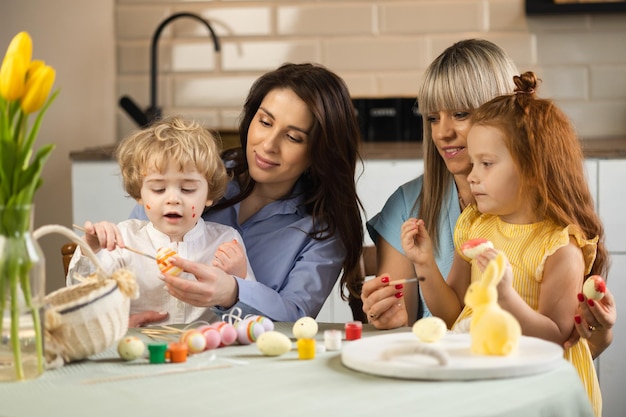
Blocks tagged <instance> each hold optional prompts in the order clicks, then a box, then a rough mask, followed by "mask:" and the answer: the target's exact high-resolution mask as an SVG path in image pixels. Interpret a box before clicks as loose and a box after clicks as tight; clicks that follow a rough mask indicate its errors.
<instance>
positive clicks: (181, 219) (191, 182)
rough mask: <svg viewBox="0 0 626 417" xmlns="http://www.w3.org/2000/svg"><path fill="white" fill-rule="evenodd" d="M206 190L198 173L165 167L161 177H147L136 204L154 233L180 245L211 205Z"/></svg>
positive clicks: (155, 175) (158, 173)
mask: <svg viewBox="0 0 626 417" xmlns="http://www.w3.org/2000/svg"><path fill="white" fill-rule="evenodd" d="M208 188H209V186H208V183H207V180H206V178H204V176H202V175H201V174H200V173H199V172H198V171H196V170H192V169H187V170H184V171H181V170H180V169H179V167H178V165H177V164H175V163H169V164H168V166H167V169H165V171H164V172H163V173H160V172H157V171H156V170H153V171H150V172H148V173H147V175H146V177H145V178H144V181H143V185H142V187H141V199H140V200H139V203H140V204H143V206H144V209H145V211H146V214H147V216H148V219H149V220H150V221H151V222H152V223H153V224H154V227H155V228H156V229H157V230H159V231H160V232H163V233H165V234H167V235H168V236H169V237H170V240H171V241H173V242H180V241H182V239H183V236H184V235H185V234H186V233H187V232H188V231H190V230H191V229H193V227H194V226H195V225H196V223H197V222H198V219H199V218H200V216H201V215H202V211H203V210H204V207H205V206H208V205H211V204H212V203H213V202H212V201H211V200H207V195H208Z"/></svg>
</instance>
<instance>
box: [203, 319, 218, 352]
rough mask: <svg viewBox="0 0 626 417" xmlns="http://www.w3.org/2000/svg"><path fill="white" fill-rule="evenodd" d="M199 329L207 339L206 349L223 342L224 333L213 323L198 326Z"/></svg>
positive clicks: (215, 346)
mask: <svg viewBox="0 0 626 417" xmlns="http://www.w3.org/2000/svg"><path fill="white" fill-rule="evenodd" d="M198 331H199V332H200V333H202V335H204V338H205V339H206V346H205V350H209V349H215V348H217V347H218V346H219V345H220V343H222V335H221V334H220V331H219V330H217V329H216V328H215V327H213V326H211V325H206V326H201V327H198Z"/></svg>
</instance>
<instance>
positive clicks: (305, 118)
mask: <svg viewBox="0 0 626 417" xmlns="http://www.w3.org/2000/svg"><path fill="white" fill-rule="evenodd" d="M239 133H240V139H241V149H238V150H235V151H229V152H226V153H225V162H226V166H227V168H228V169H229V170H230V171H231V173H232V174H233V179H232V181H231V182H230V184H229V186H228V189H227V191H226V195H225V198H224V199H222V200H221V201H220V202H218V203H217V204H216V205H215V206H213V207H210V208H208V209H207V210H206V211H205V213H204V214H203V217H204V219H205V220H209V221H213V222H217V223H222V224H226V225H229V226H232V227H234V228H235V229H237V231H238V232H239V233H240V234H241V236H242V237H243V240H244V243H245V247H246V250H247V255H248V259H249V261H250V265H251V266H252V270H253V271H254V274H255V276H256V279H257V281H256V282H253V283H251V282H247V281H245V280H243V279H241V278H240V277H235V276H232V275H228V274H226V273H224V272H223V271H222V270H221V269H220V268H216V267H215V266H223V265H225V264H226V263H233V262H237V259H238V256H239V251H238V246H237V245H236V244H232V245H231V246H230V247H228V248H225V249H224V250H221V251H220V250H218V251H217V252H216V259H215V261H214V262H213V265H212V266H209V265H201V264H197V263H194V262H191V261H188V260H185V259H183V256H182V254H181V257H180V258H177V259H176V261H175V262H174V263H175V265H177V266H179V267H181V268H183V269H184V270H185V271H187V272H191V273H193V274H194V275H195V276H196V278H197V281H196V282H190V281H186V280H182V279H180V278H177V277H174V276H170V275H166V276H165V279H164V281H165V283H166V287H167V289H168V291H169V292H170V294H172V295H174V296H175V297H177V298H178V299H180V300H181V301H184V302H186V303H189V304H191V305H194V306H215V307H217V310H218V311H223V310H227V309H231V308H233V307H235V306H236V307H239V308H241V310H242V313H243V314H244V315H245V314H262V315H264V316H266V317H269V318H270V319H273V320H277V321H295V320H297V319H298V318H300V317H303V316H311V317H315V316H317V314H318V313H319V311H320V309H321V307H322V305H323V304H324V301H325V300H326V298H327V297H328V295H329V294H330V291H331V290H332V288H333V286H334V284H335V282H336V281H337V278H338V277H339V275H340V274H342V278H341V280H342V287H343V286H344V285H345V283H346V282H352V281H354V280H355V279H356V277H357V276H358V275H359V258H360V254H361V248H362V243H363V228H362V222H361V211H360V208H361V203H360V201H359V198H358V196H357V193H356V185H355V182H354V175H355V169H356V163H357V160H359V159H360V158H359V154H358V147H359V142H360V133H359V127H358V122H357V120H356V115H355V113H354V108H353V106H352V102H351V99H350V94H349V92H348V89H347V87H346V85H345V83H344V81H343V80H342V79H341V78H340V77H338V76H337V75H336V74H334V73H333V72H331V71H329V70H328V69H326V68H324V67H322V66H320V65H314V64H285V65H283V66H281V67H280V68H278V69H276V70H274V71H271V72H269V73H267V74H265V75H263V76H261V77H260V78H259V79H258V80H256V82H255V83H254V84H253V86H252V88H251V90H250V92H249V94H248V97H247V99H246V101H245V104H244V108H243V112H242V116H241V122H240V125H239ZM135 214H137V213H135ZM342 271H343V273H342ZM250 284H252V285H250ZM159 317H160V315H159V314H158V313H155V312H146V314H144V315H142V316H141V317H135V318H134V320H133V324H135V325H139V324H147V323H150V322H154V321H158V320H159ZM161 318H162V317H161Z"/></svg>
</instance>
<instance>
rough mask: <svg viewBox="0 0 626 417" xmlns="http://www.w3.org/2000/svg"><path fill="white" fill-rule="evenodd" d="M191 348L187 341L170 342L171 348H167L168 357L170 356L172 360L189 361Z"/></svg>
mask: <svg viewBox="0 0 626 417" xmlns="http://www.w3.org/2000/svg"><path fill="white" fill-rule="evenodd" d="M188 351H189V348H188V347H187V345H186V344H185V343H182V342H176V343H170V346H169V348H168V349H167V354H168V357H169V358H170V362H172V363H179V362H186V361H187V353H188Z"/></svg>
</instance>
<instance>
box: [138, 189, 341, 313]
mask: <svg viewBox="0 0 626 417" xmlns="http://www.w3.org/2000/svg"><path fill="white" fill-rule="evenodd" d="M297 187H298V185H296V190H297V189H298V188H297ZM238 193H239V187H238V185H237V184H236V182H234V181H231V182H230V184H229V185H228V189H227V191H226V198H230V197H232V196H234V195H237V194H238ZM302 200H303V197H302V196H301V195H300V196H296V197H293V198H291V199H287V200H278V201H274V202H272V203H270V204H268V205H267V206H265V207H263V208H262V209H261V210H259V211H258V212H257V213H255V214H254V215H253V216H252V217H250V218H249V219H248V220H247V221H246V222H244V223H243V224H239V222H238V221H237V219H238V215H239V204H235V205H233V206H231V207H227V208H224V209H222V210H217V211H215V210H210V211H208V212H207V213H205V214H204V215H203V216H202V217H203V218H204V219H205V220H207V221H212V222H216V223H221V224H225V225H228V226H231V227H233V228H235V229H236V230H237V231H238V232H239V234H241V236H242V238H243V243H244V245H245V247H246V251H247V254H248V259H249V261H250V265H251V266H252V270H253V271H254V275H255V276H256V279H257V280H256V282H251V281H247V280H243V279H239V278H237V284H238V285H239V300H238V302H237V303H236V304H235V306H233V308H234V307H239V308H241V310H242V313H243V315H242V316H245V315H247V314H261V315H263V316H265V317H268V318H270V319H272V320H275V321H296V320H297V319H299V318H301V317H304V316H310V317H316V316H317V314H318V313H319V311H320V310H321V308H322V305H323V304H324V301H325V300H326V298H327V297H328V295H329V294H330V292H331V291H332V289H333V286H334V285H335V282H336V281H337V278H338V277H339V274H340V273H341V270H342V264H343V261H344V258H345V256H346V255H345V254H346V251H345V248H344V246H343V244H342V243H341V241H340V239H339V237H338V236H333V237H331V238H329V239H326V240H316V239H313V238H312V237H310V236H309V235H308V233H309V232H311V231H312V230H313V219H312V217H311V216H310V215H309V214H307V213H306V212H305V210H304V207H302V205H301V204H302ZM131 217H133V218H144V219H145V218H146V215H145V212H144V210H143V207H142V206H137V207H135V209H133V212H132V213H131ZM218 312H219V311H218Z"/></svg>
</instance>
